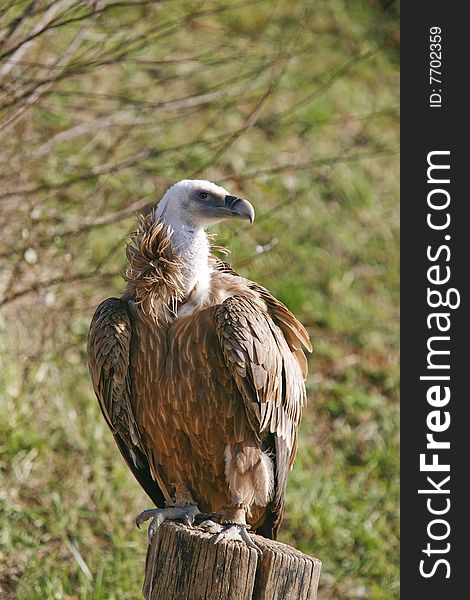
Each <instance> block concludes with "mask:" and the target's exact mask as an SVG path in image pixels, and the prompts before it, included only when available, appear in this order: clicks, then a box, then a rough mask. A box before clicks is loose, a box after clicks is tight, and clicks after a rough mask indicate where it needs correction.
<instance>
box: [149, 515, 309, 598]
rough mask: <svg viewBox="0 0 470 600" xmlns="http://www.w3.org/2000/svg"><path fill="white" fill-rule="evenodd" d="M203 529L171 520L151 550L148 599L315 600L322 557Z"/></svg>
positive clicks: (273, 543)
mask: <svg viewBox="0 0 470 600" xmlns="http://www.w3.org/2000/svg"><path fill="white" fill-rule="evenodd" d="M211 537H212V536H211V535H210V534H208V533H204V532H203V531H201V530H199V529H196V528H192V527H188V526H186V525H181V524H179V523H173V522H166V523H163V525H162V526H161V527H160V531H159V534H158V539H156V540H155V541H154V542H153V543H152V544H150V545H149V547H148V550H147V561H146V572H145V581H144V587H143V595H144V597H145V598H146V600H316V598H317V588H318V580H319V578H320V569H321V561H320V560H318V558H313V557H311V556H306V555H305V554H302V552H299V550H296V549H295V548H292V547H291V546H288V545H287V544H282V543H280V542H273V541H272V540H267V539H265V538H263V537H260V536H256V535H254V536H252V537H253V539H254V540H255V542H256V544H257V545H258V547H259V548H260V549H261V550H262V552H263V556H261V557H260V556H258V554H257V552H256V551H255V550H254V549H253V548H248V547H247V546H246V545H245V544H243V543H241V542H235V541H230V542H222V543H219V544H216V545H214V544H213V543H212V541H211Z"/></svg>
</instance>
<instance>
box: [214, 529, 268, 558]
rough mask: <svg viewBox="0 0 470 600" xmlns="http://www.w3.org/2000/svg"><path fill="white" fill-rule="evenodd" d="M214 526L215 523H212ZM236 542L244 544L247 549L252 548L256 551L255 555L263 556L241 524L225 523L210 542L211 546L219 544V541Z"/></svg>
mask: <svg viewBox="0 0 470 600" xmlns="http://www.w3.org/2000/svg"><path fill="white" fill-rule="evenodd" d="M214 525H215V523H214ZM219 527H220V525H219ZM214 533H215V531H214ZM229 540H236V541H239V542H244V543H245V544H246V545H247V546H248V547H249V548H253V550H256V552H257V554H258V555H259V556H260V557H261V556H263V552H262V551H261V549H260V548H258V546H257V545H256V544H255V543H254V541H253V540H252V539H251V537H250V536H249V534H248V532H247V530H246V525H244V524H242V523H227V524H226V525H224V526H223V527H221V529H219V531H218V532H217V533H216V535H215V536H214V537H213V538H212V540H211V542H212V543H213V544H219V543H220V542H221V541H229Z"/></svg>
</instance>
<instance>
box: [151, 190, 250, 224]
mask: <svg viewBox="0 0 470 600" xmlns="http://www.w3.org/2000/svg"><path fill="white" fill-rule="evenodd" d="M156 216H157V218H160V219H162V220H163V221H165V222H166V223H167V224H168V225H171V226H172V227H173V229H180V228H184V229H191V230H198V229H206V228H207V227H209V226H210V225H214V224H215V223H218V222H219V221H224V220H226V219H234V218H235V219H246V220H248V221H250V223H253V221H254V218H255V211H254V209H253V206H252V205H251V204H250V203H249V202H248V200H244V199H243V198H238V197H237V196H232V195H230V193H229V192H228V191H227V190H226V189H224V188H223V187H221V186H219V185H216V184H215V183H212V182H210V181H205V180H201V179H183V180H182V181H178V183H175V184H174V185H173V186H171V187H170V188H169V189H168V190H167V191H166V193H165V195H164V196H163V198H162V199H161V200H160V202H159V204H158V207H157V211H156Z"/></svg>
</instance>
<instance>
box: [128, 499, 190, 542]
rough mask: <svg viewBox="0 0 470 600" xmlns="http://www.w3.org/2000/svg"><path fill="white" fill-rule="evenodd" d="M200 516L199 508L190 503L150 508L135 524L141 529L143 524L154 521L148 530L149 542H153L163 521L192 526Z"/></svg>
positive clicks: (143, 512)
mask: <svg viewBox="0 0 470 600" xmlns="http://www.w3.org/2000/svg"><path fill="white" fill-rule="evenodd" d="M198 514H199V509H198V507H197V506H196V505H195V504H188V503H184V504H182V505H180V506H178V505H173V506H170V507H167V508H150V509H148V510H144V511H142V512H141V513H140V515H138V516H137V518H136V520H135V524H136V525H137V527H138V528H139V529H140V526H141V525H142V523H144V522H145V521H148V520H149V519H152V520H151V522H150V525H149V528H148V538H149V542H151V541H152V538H153V536H154V535H155V534H156V533H157V531H158V528H159V527H160V525H161V524H162V523H163V521H182V522H183V523H184V524H185V525H192V523H193V521H194V519H195V517H196V515H198Z"/></svg>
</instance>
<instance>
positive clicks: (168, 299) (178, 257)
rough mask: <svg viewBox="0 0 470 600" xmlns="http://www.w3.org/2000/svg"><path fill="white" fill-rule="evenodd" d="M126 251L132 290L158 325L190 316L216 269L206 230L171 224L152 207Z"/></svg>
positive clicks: (203, 295) (141, 221)
mask: <svg viewBox="0 0 470 600" xmlns="http://www.w3.org/2000/svg"><path fill="white" fill-rule="evenodd" d="M126 254H127V258H128V260H129V268H128V269H127V271H126V274H125V279H126V281H127V291H128V293H129V294H130V295H131V296H132V298H133V299H134V300H135V302H136V303H137V304H139V305H140V306H141V308H142V310H143V311H144V313H145V314H147V315H149V316H150V317H151V318H152V320H153V321H155V322H156V323H157V322H159V321H160V320H162V319H163V320H166V321H169V320H171V319H172V318H174V317H176V316H177V315H178V316H184V315H186V314H191V312H193V310H194V309H195V308H196V307H197V306H198V305H199V304H200V303H202V302H203V300H204V297H205V296H206V294H207V292H208V290H209V287H210V277H211V268H210V266H209V255H210V245H209V240H208V237H207V235H206V233H205V231H204V230H203V229H202V228H200V229H190V228H188V227H185V226H184V225H182V224H180V223H167V222H166V220H163V219H158V218H157V217H156V213H155V212H154V211H153V212H151V213H150V214H149V215H147V217H141V218H140V220H139V228H138V230H137V231H136V232H135V233H134V234H133V235H132V238H131V243H130V244H129V245H128V246H127V250H126ZM183 303H184V304H183Z"/></svg>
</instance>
